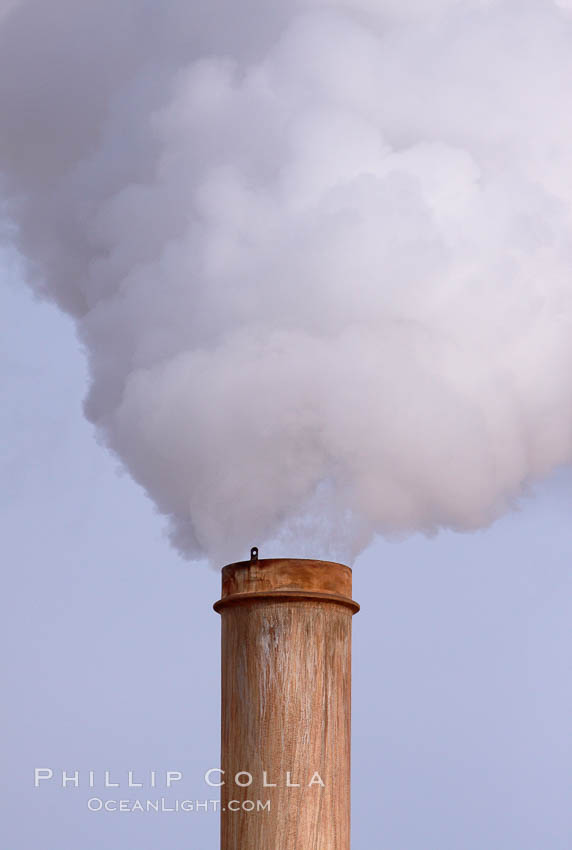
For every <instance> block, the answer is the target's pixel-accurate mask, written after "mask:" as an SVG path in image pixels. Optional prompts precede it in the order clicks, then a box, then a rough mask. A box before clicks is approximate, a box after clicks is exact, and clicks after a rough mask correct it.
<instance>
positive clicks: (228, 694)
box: [214, 549, 359, 850]
mask: <svg viewBox="0 0 572 850" xmlns="http://www.w3.org/2000/svg"><path fill="white" fill-rule="evenodd" d="M351 592H352V574H351V570H350V568H349V567H346V566H344V565H343V564H335V563H330V562H326V561H312V560H299V559H287V558H274V559H267V560H260V561H259V560H258V552H257V550H256V549H253V550H252V556H251V560H250V561H244V562H241V563H236V564H229V565H228V566H227V567H224V569H223V571H222V597H221V599H220V600H219V601H218V602H217V603H216V604H215V606H214V607H215V610H216V611H218V612H219V613H220V614H221V615H222V741H221V769H222V770H223V771H224V774H223V775H222V777H221V778H222V779H223V780H224V782H225V784H224V785H223V786H222V788H221V792H222V794H221V850H349V846H350V702H351V621H352V615H353V614H354V613H355V612H356V611H358V610H359V606H358V605H357V604H356V603H355V602H353V601H352V598H351Z"/></svg>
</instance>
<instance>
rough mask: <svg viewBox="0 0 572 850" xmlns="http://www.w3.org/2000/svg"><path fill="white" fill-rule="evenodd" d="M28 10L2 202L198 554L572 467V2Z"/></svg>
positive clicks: (111, 420) (0, 71)
mask: <svg viewBox="0 0 572 850" xmlns="http://www.w3.org/2000/svg"><path fill="white" fill-rule="evenodd" d="M3 4H4V5H3V6H2V11H1V14H0V20H1V23H0V33H1V36H0V127H1V130H0V151H1V152H0V170H1V171H2V172H3V183H2V192H3V198H4V201H5V205H4V208H5V212H6V215H7V217H8V218H9V219H10V221H11V222H12V223H13V225H15V227H16V229H17V244H18V246H19V249H20V251H21V253H22V254H23V255H24V256H25V257H26V258H27V261H28V269H27V271H28V276H29V279H30V282H31V284H32V285H33V286H34V287H35V288H36V289H37V290H38V291H39V292H41V293H44V294H45V295H46V296H47V297H49V298H51V299H53V300H54V301H56V302H57V303H58V304H59V305H60V307H61V308H62V309H63V310H65V311H67V312H68V313H70V314H72V315H73V316H74V317H75V320H76V322H77V328H78V334H79V337H80V339H81V341H82V343H83V345H84V347H85V351H86V355H87V357H88V359H89V366H90V373H91V385H90V389H89V394H88V396H87V400H86V414H87V416H88V418H89V419H90V420H91V421H92V422H93V423H95V424H96V426H97V428H98V430H99V433H100V435H101V437H102V439H103V441H104V442H105V443H106V444H107V445H108V446H109V447H110V448H111V449H112V450H113V451H114V452H115V453H116V454H117V455H118V456H119V458H121V460H122V462H123V464H124V465H125V466H126V467H127V468H128V470H129V471H130V473H131V475H132V476H133V477H134V478H135V479H136V480H137V481H138V482H139V483H140V484H141V485H142V486H143V487H144V488H145V489H146V490H147V492H148V493H149V494H150V495H151V497H152V498H153V500H154V502H155V504H156V505H157V507H158V509H159V511H160V512H161V513H162V514H164V515H165V516H166V517H167V518H168V521H169V524H170V529H171V536H172V540H173V542H174V544H175V545H176V546H177V547H178V548H179V549H180V550H181V552H183V553H184V554H186V555H187V556H190V557H197V556H200V555H202V554H206V555H207V556H208V557H209V558H210V559H211V560H212V561H213V562H219V561H225V560H227V559H232V560H235V559H237V558H240V557H243V556H244V555H245V554H246V551H247V549H248V547H249V545H250V544H251V543H258V544H263V542H264V541H265V540H269V539H274V540H275V541H276V540H280V539H282V540H283V541H284V540H288V539H290V540H291V539H292V538H295V540H296V543H297V548H298V549H300V548H301V547H302V546H303V545H305V546H306V551H307V552H308V554H311V555H322V556H328V555H329V556H337V557H343V558H349V559H351V558H353V557H354V556H355V555H356V553H357V552H359V551H360V549H361V548H363V547H364V546H365V545H366V544H367V543H368V542H369V540H370V539H371V537H372V535H374V534H375V533H382V534H389V535H396V534H397V535H400V534H405V533H408V532H410V531H416V530H417V531H423V532H427V533H431V532H434V531H435V530H437V529H439V528H440V527H447V528H453V529H458V530H470V529H476V528H479V527H482V526H484V525H486V524H488V523H490V522H492V521H493V520H494V519H495V518H496V517H498V516H499V515H500V514H501V513H502V512H503V511H505V510H507V509H508V508H510V507H511V506H512V505H514V504H516V502H517V500H518V497H519V496H520V495H521V494H522V492H523V490H524V489H525V488H526V487H527V485H529V484H530V482H532V481H534V480H535V479H537V478H539V477H541V476H544V475H546V474H547V473H549V472H550V470H552V469H553V468H554V467H556V466H557V465H559V464H563V463H568V462H570V460H571V458H572V229H571V225H572V217H571V212H572V108H571V105H572V12H571V11H570V8H567V5H568V6H570V5H572V4H566V3H564V2H563V0H562V2H559V3H556V2H552V0H506V2H503V0H346V2H341V0H340V2H335V0H333V2H327V0H325V2H311V1H310V0H308V2H295V0H281V2H276V3H268V0H244V2H241V0H239V2H237V1H236V0H232V2H231V0H216V2H214V3H210V4H198V3H189V2H188V0H164V2H162V3H158V2H154V0H19V1H18V0H15V2H13V0H9V2H8V3H6V0H3ZM201 6H202V10H201V8H199V7H201Z"/></svg>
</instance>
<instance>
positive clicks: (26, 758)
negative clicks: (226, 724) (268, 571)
mask: <svg viewBox="0 0 572 850" xmlns="http://www.w3.org/2000/svg"><path fill="white" fill-rule="evenodd" d="M4 278H5V279H4V280H3V283H2V288H1V296H2V305H3V306H2V310H1V313H0V323H1V328H2V334H1V347H2V367H1V375H2V382H1V386H2V405H1V411H0V412H1V417H2V419H1V421H2V481H3V485H4V486H3V488H2V539H3V549H4V559H3V561H4V570H3V573H4V593H3V594H2V599H3V603H4V613H3V616H2V624H3V628H4V639H3V646H4V650H5V655H6V661H7V673H6V674H5V679H4V684H5V688H4V700H3V707H2V708H3V721H4V723H3V725H4V730H5V732H6V733H7V758H6V759H5V761H4V764H3V770H2V783H3V786H4V788H3V791H2V799H3V803H4V808H5V811H6V814H5V816H4V823H5V827H6V828H7V832H6V837H5V839H4V841H3V846H5V847H6V848H7V850H32V848H36V847H46V848H48V850H77V849H78V848H81V850H92V848H93V850H95V848H97V850H101V848H103V847H105V848H109V850H157V848H158V847H161V850H182V848H188V850H206V848H214V847H216V846H217V840H218V839H217V830H218V818H217V815H215V814H212V813H209V814H204V813H200V814H161V815H151V814H146V815H136V814H121V815H119V814H117V815H112V814H99V815H98V814H90V813H89V812H87V810H86V800H87V798H88V796H89V794H88V791H87V790H83V789H80V790H78V791H74V790H71V789H69V790H67V791H65V792H64V791H62V790H60V789H55V788H54V789H52V788H44V789H41V791H36V790H34V788H33V768H34V766H42V767H47V766H50V767H52V768H54V769H62V768H66V769H68V770H71V769H75V768H78V769H85V770H87V769H89V768H92V769H103V768H109V769H116V770H117V771H125V770H127V769H128V768H133V769H142V770H150V769H153V768H155V769H157V770H165V769H177V768H178V769H181V770H183V771H184V772H185V777H186V782H185V789H184V796H186V797H191V798H199V799H203V798H205V796H208V792H207V789H206V787H205V786H204V784H203V781H202V775H203V773H204V771H205V770H206V769H207V768H208V767H212V766H214V765H216V764H217V761H218V736H219V729H218V699H219V690H218V688H219V685H218V676H219V621H218V616H217V615H216V614H215V613H214V612H213V611H212V608H211V605H212V602H213V601H214V600H215V599H216V598H217V597H218V585H219V578H218V575H217V574H216V573H215V572H213V571H210V570H208V569H207V568H206V567H204V566H200V565H195V564H188V563H185V562H183V561H182V560H181V559H180V558H179V557H178V556H177V555H176V554H175V553H174V552H173V551H172V550H171V549H169V547H168V545H167V543H166V541H165V539H164V537H163V533H162V524H161V521H160V519H159V518H158V517H157V516H156V515H154V511H153V509H152V506H151V504H150V502H149V501H148V500H147V498H146V497H145V496H144V495H143V494H142V492H141V491H140V490H139V489H138V488H137V487H136V486H135V485H134V484H133V483H132V482H131V481H130V479H129V478H127V477H126V476H124V475H120V474H118V472H117V464H116V462H115V461H114V460H113V459H112V458H111V457H110V456H109V455H108V454H107V453H106V452H105V451H104V450H103V449H102V448H100V447H99V446H98V445H97V443H96V441H95V439H94V435H93V431H92V428H91V427H90V426H89V425H88V424H87V423H86V422H85V421H84V420H83V418H82V413H81V401H82V397H83V394H84V391H85V380H86V378H85V368H84V363H83V359H82V355H81V352H80V351H79V350H78V346H77V343H76V341H75V338H74V334H73V329H72V326H71V324H70V322H69V321H68V320H67V319H66V318H65V317H63V316H62V315H60V314H59V313H57V312H56V310H55V309H53V308H52V307H50V306H48V305H44V304H39V303H38V302H35V301H34V300H33V299H32V298H31V296H30V295H29V294H28V293H27V291H25V290H24V289H23V287H22V286H21V284H20V282H19V281H18V280H17V279H16V275H15V274H12V273H10V272H9V271H5V273H4ZM571 507H572V476H571V475H570V473H569V472H566V471H563V472H561V473H559V474H558V475H556V476H554V478H553V479H552V480H551V481H550V482H547V483H545V484H544V485H542V486H541V487H539V488H538V490H537V492H536V494H535V495H534V496H531V497H530V498H529V499H528V500H527V501H526V502H525V504H524V505H523V507H522V510H521V511H520V512H519V513H516V514H513V515H511V516H508V517H506V518H505V519H503V520H502V521H500V522H498V523H497V524H496V525H495V526H494V527H493V528H491V529H489V530H488V531H485V532H482V533H479V534H474V535H463V536H457V535H453V534H443V535H441V536H439V537H438V538H436V539H433V540H426V539H423V538H415V539H412V540H409V541H406V542H403V543H399V544H395V543H391V544H389V543H385V542H383V541H379V542H378V543H376V544H375V545H374V546H372V547H371V548H370V549H368V551H366V552H365V553H364V554H363V555H362V557H361V558H360V559H359V560H358V562H357V564H356V565H355V569H354V596H355V598H356V599H357V600H358V601H359V602H360V603H361V604H362V611H361V613H360V614H359V615H358V616H357V617H356V618H355V619H354V628H355V630H354V671H355V672H354V696H353V732H354V750H353V773H354V777H353V847H354V850H356V848H364V850H365V848H368V850H369V848H372V847H375V848H380V849H381V850H569V848H570V846H571V845H572V822H571V815H570V788H571V787H572V768H571V765H572V735H571V732H572V728H571V725H572V724H571V717H572V676H571V674H572V649H571V642H570V621H571V614H572V602H571V598H572V595H571V592H570V591H571V590H572V578H571V571H570V564H571V562H572V557H571V556H572V527H571V523H570V516H571ZM253 542H254V541H253ZM262 554H263V555H272V554H273V553H272V552H263V553H262ZM307 554H308V555H311V554H312V553H307ZM245 555H246V553H243V552H238V553H237V558H240V557H242V556H245Z"/></svg>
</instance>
